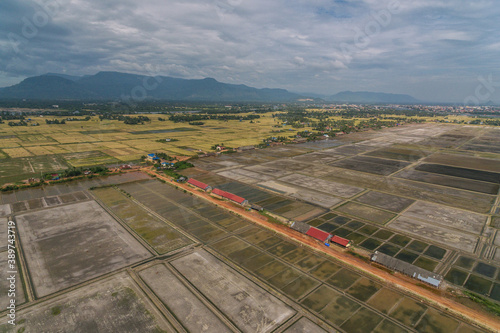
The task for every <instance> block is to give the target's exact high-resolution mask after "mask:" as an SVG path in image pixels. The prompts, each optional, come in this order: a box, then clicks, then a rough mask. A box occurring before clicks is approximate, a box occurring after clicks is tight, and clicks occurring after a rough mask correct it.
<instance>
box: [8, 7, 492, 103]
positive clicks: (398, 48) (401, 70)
mask: <svg viewBox="0 0 500 333" xmlns="http://www.w3.org/2000/svg"><path fill="white" fill-rule="evenodd" d="M499 14H500V8H499V7H498V6H495V2H494V1H491V0H483V1H476V2H466V1H443V0H442V1H430V0H416V1H413V2H405V1H397V0H396V1H394V0H388V1H375V0H355V1H343V0H342V1H326V0H313V1H310V0H309V1H303V0H297V1H288V2H285V1H281V0H280V1H273V2H264V1H261V0H255V1H249V0H214V1H199V0H193V1H188V2H186V1H178V0H173V1H169V2H168V4H165V3H164V2H160V1H157V0H153V1H147V2H143V3H137V2H134V1H130V0H124V1H106V2H105V3H103V2H99V1H95V0H90V1H85V2H84V1H81V0H73V1H70V2H68V3H63V2H56V1H55V0H38V1H28V0H21V1H15V2H14V1H6V2H2V3H0V45H2V47H1V48H0V55H1V56H0V87H4V86H9V85H13V84H16V83H18V82H19V81H21V80H23V79H24V78H26V77H30V76H35V75H41V74H45V73H47V72H55V73H65V74H69V75H92V74H95V73H97V72H99V71H120V72H128V73H136V74H145V75H165V76H173V77H179V78H204V77H213V78H215V79H217V80H218V81H221V82H227V83H233V84H246V85H248V86H252V87H257V88H264V87H269V88H284V89H288V90H289V91H293V92H303V93H317V94H335V93H337V92H339V91H345V90H351V91H376V92H386V93H397V94H409V95H412V96H414V97H415V98H418V99H419V100H422V101H428V102H433V101H435V102H459V103H460V102H463V101H464V99H466V98H468V97H471V98H472V99H471V100H474V99H476V100H478V101H479V102H481V103H485V102H488V101H489V100H493V101H494V102H497V103H498V102H500V73H499V72H500V71H499V68H500V66H499V57H498V55H499V51H500V39H499V38H498V34H497V33H496V32H497V31H498V30H499V29H500V23H499V22H498V19H497V18H498V17H499Z"/></svg>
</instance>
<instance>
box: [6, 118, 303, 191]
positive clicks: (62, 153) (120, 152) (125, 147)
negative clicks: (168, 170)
mask: <svg viewBox="0 0 500 333" xmlns="http://www.w3.org/2000/svg"><path fill="white" fill-rule="evenodd" d="M147 116H148V117H149V118H150V119H151V122H150V123H147V124H145V125H126V124H124V123H123V122H121V121H118V120H106V119H104V120H102V121H100V120H99V118H98V117H92V119H91V120H90V121H68V122H66V124H51V125H49V124H46V123H45V119H44V118H39V119H32V122H35V121H36V122H38V123H39V124H40V125H39V126H15V127H11V126H8V125H7V123H4V124H0V185H2V184H5V183H10V182H17V181H20V180H23V179H27V178H29V177H37V176H38V177H39V176H40V172H43V173H45V172H51V171H59V170H63V169H66V168H68V167H85V166H92V165H107V164H116V163H123V162H131V161H138V160H139V159H140V157H141V156H142V155H147V154H148V153H151V152H166V153H167V154H170V155H195V154H196V152H197V151H198V150H200V149H201V150H204V151H208V150H210V147H211V146H212V145H214V144H221V143H224V144H225V145H227V146H228V147H240V146H247V145H255V144H259V143H260V142H262V139H264V138H267V137H269V136H271V131H272V129H273V127H272V126H273V125H274V124H275V121H274V119H273V118H272V117H271V115H270V114H263V115H261V118H260V119H257V120H256V121H255V122H254V123H250V121H248V120H247V121H241V122H240V121H238V120H231V121H225V122H224V121H218V120H207V121H204V123H205V124H204V125H203V126H192V125H189V124H187V123H174V122H172V121H158V118H159V117H163V118H165V115H160V116H157V115H150V114H148V115H147ZM53 118H54V119H61V120H62V119H64V118H66V117H51V119H53ZM295 132H296V131H294V132H292V134H294V133H295ZM167 138H169V139H177V140H178V141H174V142H166V141H164V140H165V139H167ZM157 140H163V142H157ZM14 171H17V172H14Z"/></svg>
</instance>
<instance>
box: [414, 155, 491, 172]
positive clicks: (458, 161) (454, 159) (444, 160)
mask: <svg viewBox="0 0 500 333" xmlns="http://www.w3.org/2000/svg"><path fill="white" fill-rule="evenodd" d="M424 162H427V163H438V164H447V165H452V166H456V167H462V168H469V169H475V170H486V171H492V172H498V170H500V160H494V159H489V158H479V157H473V156H464V155H455V154H433V155H431V156H429V157H427V158H426V159H425V160H424Z"/></svg>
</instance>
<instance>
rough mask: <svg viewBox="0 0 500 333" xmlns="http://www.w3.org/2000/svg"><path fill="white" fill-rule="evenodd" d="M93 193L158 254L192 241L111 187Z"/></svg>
mask: <svg viewBox="0 0 500 333" xmlns="http://www.w3.org/2000/svg"><path fill="white" fill-rule="evenodd" d="M94 194H95V195H97V197H99V198H100V199H101V201H102V202H103V203H104V204H105V205H106V206H108V207H109V208H110V209H111V210H112V211H113V212H114V213H115V214H116V215H117V216H118V217H119V218H120V219H122V220H123V221H124V222H125V223H127V224H128V225H129V226H130V228H132V230H134V231H135V232H136V233H137V234H138V235H139V236H141V237H142V238H143V239H144V240H145V241H146V242H147V243H148V244H149V245H151V247H153V248H154V249H155V250H156V251H157V252H158V253H159V254H164V253H167V252H170V251H173V250H176V249H179V248H181V247H184V246H186V245H189V244H191V243H192V241H191V240H190V239H189V238H187V237H186V236H184V235H182V234H181V233H180V232H178V231H177V230H175V229H174V228H172V227H171V226H169V225H168V224H166V223H165V222H163V221H161V220H160V219H158V218H156V217H155V216H153V215H151V214H149V213H147V212H146V211H145V210H143V209H142V208H141V207H139V206H138V205H137V204H135V203H134V202H132V201H131V200H130V199H128V198H126V197H125V196H123V195H122V194H121V193H119V192H118V191H117V190H115V189H113V188H102V189H96V190H94Z"/></svg>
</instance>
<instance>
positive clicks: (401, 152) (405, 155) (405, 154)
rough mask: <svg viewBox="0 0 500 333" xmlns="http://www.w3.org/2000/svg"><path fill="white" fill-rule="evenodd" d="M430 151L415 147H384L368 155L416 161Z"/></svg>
mask: <svg viewBox="0 0 500 333" xmlns="http://www.w3.org/2000/svg"><path fill="white" fill-rule="evenodd" d="M429 154H430V152H428V151H425V150H415V149H404V148H393V147H390V148H382V149H378V150H375V151H372V152H369V153H366V154H365V155H367V156H374V157H381V158H389V159H392V160H399V161H407V162H414V161H418V160H419V159H421V158H423V157H425V156H428V155H429Z"/></svg>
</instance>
